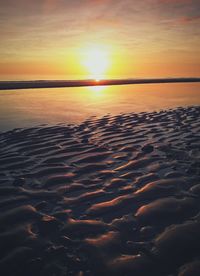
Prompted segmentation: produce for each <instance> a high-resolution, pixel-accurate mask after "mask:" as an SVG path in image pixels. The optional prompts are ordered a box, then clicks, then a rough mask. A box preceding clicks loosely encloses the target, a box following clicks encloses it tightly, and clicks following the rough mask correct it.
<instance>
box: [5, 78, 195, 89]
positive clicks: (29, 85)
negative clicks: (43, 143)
mask: <svg viewBox="0 0 200 276" xmlns="http://www.w3.org/2000/svg"><path fill="white" fill-rule="evenodd" d="M188 82H200V77H175V78H169V77H168V78H135V79H134V78H128V79H97V80H95V79H87V80H28V81H0V90H17V89H35V88H64V87H85V86H107V85H130V84H153V83H158V84H159V83H188Z"/></svg>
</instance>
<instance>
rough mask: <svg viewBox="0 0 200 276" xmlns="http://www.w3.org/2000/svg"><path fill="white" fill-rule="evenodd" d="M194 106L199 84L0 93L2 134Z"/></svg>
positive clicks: (199, 96) (197, 102) (199, 102)
mask: <svg viewBox="0 0 200 276" xmlns="http://www.w3.org/2000/svg"><path fill="white" fill-rule="evenodd" d="M191 105H200V84H199V83H195V84H194V83H191V84H156V85H154V84H151V85H124V86H109V87H81V88H55V89H30V90H13V91H1V92H0V131H6V130H10V129H13V128H19V127H20V128H22V127H31V126H34V125H40V124H57V123H63V122H64V123H66V122H67V123H79V122H81V121H83V120H85V119H86V118H88V117H90V116H103V115H105V114H108V113H111V114H113V115H115V114H118V113H126V112H143V111H157V110H161V109H168V108H175V107H178V106H191Z"/></svg>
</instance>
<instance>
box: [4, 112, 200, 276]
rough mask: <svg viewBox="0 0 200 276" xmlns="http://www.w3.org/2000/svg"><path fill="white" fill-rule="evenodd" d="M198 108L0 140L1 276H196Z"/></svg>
mask: <svg viewBox="0 0 200 276" xmlns="http://www.w3.org/2000/svg"><path fill="white" fill-rule="evenodd" d="M199 118H200V107H189V108H177V109H173V110H167V111H160V112H152V113H146V112H143V113H138V114H136V113H129V114H121V115H118V116H109V115H108V116H105V117H103V118H100V119H99V118H95V117H93V118H91V119H88V120H87V121H85V122H83V123H82V124H80V125H64V124H63V125H61V124H60V125H56V126H49V127H46V126H45V127H44V126H43V127H42V126H41V127H34V128H29V129H15V130H12V131H9V132H6V133H1V134H0V143H1V150H0V208H1V213H0V249H1V250H0V274H1V275H5V276H6V275H8V276H9V275H10V276H12V275H13V276H14V275H15V276H18V275H19V276H31V275H34V276H35V275H41V276H43V275H44V276H53V275H55V276H64V275H75V276H83V275H84V276H87V275H88V276H89V275H94V276H95V275H111V276H112V275H120V276H125V275H130V276H132V275H135V276H143V275H144V276H156V275H158V276H165V275H166V276H167V275H168V276H173V275H174V276H175V275H178V276H188V275H200V213H199V212H200V201H199V197H200V175H199V173H200V139H199V138H200V134H199V133H200V120H199Z"/></svg>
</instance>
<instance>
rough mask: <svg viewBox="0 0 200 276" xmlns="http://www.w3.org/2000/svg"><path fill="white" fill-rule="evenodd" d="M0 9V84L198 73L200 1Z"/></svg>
mask: <svg viewBox="0 0 200 276" xmlns="http://www.w3.org/2000/svg"><path fill="white" fill-rule="evenodd" d="M0 4H1V11H0V13H1V17H0V18H1V19H0V27H1V28H0V35H1V36H0V37H1V43H0V78H1V79H5V78H7V79H13V78H15V79H24V78H27V79H28V78H36V77H37V78H41V79H45V78H51V77H53V78H65V79H70V78H93V77H94V78H95V77H96V75H98V74H99V75H101V76H102V77H111V78H112V77H120V78H121V77H151V76H153V77H160V76H172V77H173V76H199V75H200V2H199V0H198V1H197V0H195V1H192V0H178V1H172V0H144V1H133V0H123V1H121V0H73V1H68V0H65V1H64V0H57V1H56V0H35V1H32V0H26V1H25V0H18V1H14V0H0ZM97 77H98V76H97Z"/></svg>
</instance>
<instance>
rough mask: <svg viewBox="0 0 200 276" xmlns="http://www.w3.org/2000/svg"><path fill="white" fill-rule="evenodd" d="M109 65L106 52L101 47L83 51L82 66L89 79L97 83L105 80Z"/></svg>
mask: <svg viewBox="0 0 200 276" xmlns="http://www.w3.org/2000/svg"><path fill="white" fill-rule="evenodd" d="M109 63H110V62H109V54H108V51H106V49H104V48H103V47H100V46H99V47H98V46H93V47H89V48H88V49H86V50H85V51H84V59H83V65H84V67H85V68H86V69H87V71H88V74H89V77H90V78H92V79H95V80H96V81H97V82H98V81H100V80H101V79H103V78H105V75H106V71H107V69H108V67H109Z"/></svg>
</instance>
